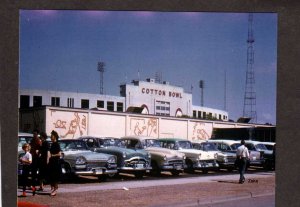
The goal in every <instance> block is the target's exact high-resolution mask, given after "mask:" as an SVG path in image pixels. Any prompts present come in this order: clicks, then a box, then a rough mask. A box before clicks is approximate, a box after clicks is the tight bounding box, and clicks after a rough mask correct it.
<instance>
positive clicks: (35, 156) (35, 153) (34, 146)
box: [29, 129, 42, 191]
mask: <svg viewBox="0 0 300 207" xmlns="http://www.w3.org/2000/svg"><path fill="white" fill-rule="evenodd" d="M29 144H30V154H31V156H32V163H31V184H32V189H33V190H34V191H35V190H36V187H35V186H36V185H38V176H37V172H38V160H39V150H40V147H41V144H42V142H41V140H40V138H39V131H38V130H37V129H35V130H34V131H33V138H32V140H31V142H30V143H29Z"/></svg>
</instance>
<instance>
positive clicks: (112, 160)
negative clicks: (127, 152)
mask: <svg viewBox="0 0 300 207" xmlns="http://www.w3.org/2000/svg"><path fill="white" fill-rule="evenodd" d="M107 162H108V163H116V158H115V157H110V158H109V159H108V160H107Z"/></svg>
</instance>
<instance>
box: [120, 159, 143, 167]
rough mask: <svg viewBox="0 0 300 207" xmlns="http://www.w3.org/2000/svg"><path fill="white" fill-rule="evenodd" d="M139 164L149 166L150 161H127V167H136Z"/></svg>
mask: <svg viewBox="0 0 300 207" xmlns="http://www.w3.org/2000/svg"><path fill="white" fill-rule="evenodd" d="M137 164H143V166H144V167H146V166H149V162H148V161H147V160H145V159H138V158H137V159H133V160H130V161H127V162H125V167H135V166H136V165H137Z"/></svg>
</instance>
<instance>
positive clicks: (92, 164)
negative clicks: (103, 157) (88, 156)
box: [87, 161, 107, 168]
mask: <svg viewBox="0 0 300 207" xmlns="http://www.w3.org/2000/svg"><path fill="white" fill-rule="evenodd" d="M106 166H107V163H106V162H99V161H98V162H97V161H93V162H88V163H87V168H96V167H106Z"/></svg>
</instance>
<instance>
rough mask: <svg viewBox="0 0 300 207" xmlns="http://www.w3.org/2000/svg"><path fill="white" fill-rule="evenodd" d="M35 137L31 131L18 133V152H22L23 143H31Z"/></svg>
mask: <svg viewBox="0 0 300 207" xmlns="http://www.w3.org/2000/svg"><path fill="white" fill-rule="evenodd" d="M32 138H33V134H30V133H24V132H19V133H18V139H19V141H18V153H21V152H22V151H23V150H22V146H23V144H26V143H28V144H29V143H30V141H31V140H32Z"/></svg>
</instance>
